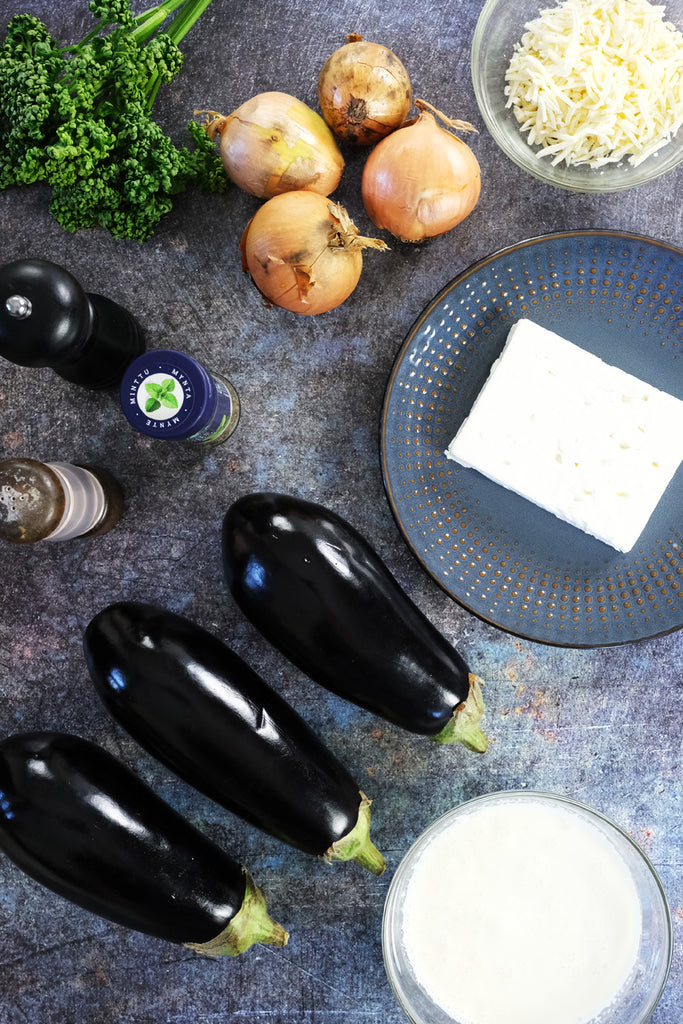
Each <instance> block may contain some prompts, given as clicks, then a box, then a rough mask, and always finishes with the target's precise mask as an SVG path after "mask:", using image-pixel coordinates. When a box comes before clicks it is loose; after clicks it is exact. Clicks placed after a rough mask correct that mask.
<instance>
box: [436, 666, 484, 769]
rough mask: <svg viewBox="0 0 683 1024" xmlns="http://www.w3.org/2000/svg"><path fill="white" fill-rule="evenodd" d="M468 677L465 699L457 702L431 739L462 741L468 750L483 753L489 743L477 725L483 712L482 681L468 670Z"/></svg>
mask: <svg viewBox="0 0 683 1024" xmlns="http://www.w3.org/2000/svg"><path fill="white" fill-rule="evenodd" d="M469 679H470V692H469V693H468V695H467V700H464V701H463V702H462V704H458V706H457V708H456V709H455V711H454V712H453V717H452V718H451V720H450V722H449V723H448V725H445V726H444V727H443V729H442V730H441V732H437V734H436V736H434V737H433V739H435V740H436V742H437V743H462V745H463V746H464V747H466V748H467V749H468V750H473V751H474V752H475V753H477V754H483V753H484V751H485V750H486V749H487V747H488V745H489V741H488V738H487V737H486V736H485V735H484V732H483V731H482V728H481V726H480V725H479V720H480V718H481V716H482V715H483V714H484V698H483V696H482V693H481V688H482V686H483V685H484V681H483V679H480V678H479V676H475V675H474V673H473V672H470V674H469Z"/></svg>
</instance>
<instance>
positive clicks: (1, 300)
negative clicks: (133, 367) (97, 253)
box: [0, 259, 145, 390]
mask: <svg viewBox="0 0 683 1024" xmlns="http://www.w3.org/2000/svg"><path fill="white" fill-rule="evenodd" d="M144 350H145V344H144V340H143V337H142V330H141V328H140V326H139V324H138V322H137V321H136V320H135V318H134V317H133V316H132V315H131V314H130V313H129V312H128V311H127V310H126V309H124V308H123V307H122V306H119V305H118V303H116V302H113V301H112V300H111V299H107V298H105V297H104V296H103V295H94V294H91V293H86V292H85V291H84V290H83V288H82V287H81V285H80V284H79V283H78V281H77V280H76V278H75V277H74V276H73V275H72V274H70V273H69V271H68V270H65V269H64V267H60V266H59V265H58V264H56V263H50V262H49V261H48V260H40V259H26V260H15V261H14V262H13V263H7V264H6V265H5V266H3V267H0V356H3V357H4V358H5V359H8V360H9V361H10V362H12V363H18V364H19V366H50V367H51V368H52V369H53V370H54V371H55V372H56V373H58V374H59V375H60V377H64V379H65V380H68V381H70V382H71V383H72V384H80V385H81V386H82V387H86V388H92V389H95V390H99V389H104V388H114V387H118V385H119V384H120V382H121V378H122V376H123V372H124V370H125V369H126V367H127V366H128V364H129V363H131V362H132V361H133V359H136V358H137V356H139V355H140V354H141V353H142V352H144Z"/></svg>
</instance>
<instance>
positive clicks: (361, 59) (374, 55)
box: [318, 35, 413, 146]
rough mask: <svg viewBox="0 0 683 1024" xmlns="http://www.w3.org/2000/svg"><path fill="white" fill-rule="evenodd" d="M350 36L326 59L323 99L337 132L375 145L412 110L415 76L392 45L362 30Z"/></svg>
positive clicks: (359, 142)
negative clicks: (372, 38) (368, 39)
mask: <svg viewBox="0 0 683 1024" xmlns="http://www.w3.org/2000/svg"><path fill="white" fill-rule="evenodd" d="M348 38H349V42H348V43H346V44H345V45H344V46H341V47H340V48H339V49H338V50H335V51H334V53H333V54H332V55H331V56H330V57H328V58H327V60H326V61H325V63H324V64H323V67H322V70H321V72H320V77H319V78H318V102H319V103H320V109H321V110H322V112H323V117H324V118H325V120H326V121H327V123H328V124H329V126H330V128H331V129H332V131H333V132H334V133H335V135H338V136H339V137H340V138H342V139H344V140H345V141H346V142H353V143H356V144H357V145H361V146H369V145H374V143H376V142H379V140H380V139H383V138H384V137H385V135H388V134H389V132H393V131H394V130H395V129H396V128H399V127H400V126H401V125H402V124H403V122H404V121H405V119H406V117H407V116H408V114H409V112H410V107H411V105H412V95H413V94H412V89H411V85H410V78H409V77H408V72H407V71H406V69H405V68H404V66H403V64H402V63H401V61H400V60H399V59H398V57H397V56H396V54H395V53H393V52H392V51H391V50H388V49H387V47H386V46H381V45H380V44H379V43H370V42H365V41H364V40H363V37H362V36H357V35H352V36H349V37H348Z"/></svg>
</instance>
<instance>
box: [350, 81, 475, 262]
mask: <svg viewBox="0 0 683 1024" xmlns="http://www.w3.org/2000/svg"><path fill="white" fill-rule="evenodd" d="M415 106H416V107H417V108H418V110H419V111H420V115H419V116H418V117H417V118H416V119H415V120H414V121H412V122H411V123H410V124H409V125H406V126H405V127H404V128H399V129H398V131H395V132H392V133H391V135H387V137H386V138H385V139H382V141H381V142H378V144H377V145H376V146H375V148H374V149H373V151H372V152H371V153H370V156H369V157H368V159H367V161H366V164H365V167H364V169H363V179H362V182H361V191H362V194H363V202H364V204H365V209H366V211H367V214H368V217H369V218H370V220H371V221H372V223H373V224H374V225H375V226H376V227H378V228H383V229H385V230H386V231H390V232H391V233H392V235H396V237H397V238H400V239H401V240H402V241H404V242H421V241H422V240H423V239H425V238H434V237H435V236H437V235H442V234H444V233H445V232H446V231H450V230H451V228H454V227H455V225H456V224H459V223H460V222H461V221H462V220H464V219H465V217H467V215H468V214H470V213H471V212H472V210H473V209H474V207H475V206H476V205H477V201H478V199H479V193H480V190H481V175H480V170H479V163H478V161H477V158H476V157H475V155H474V153H473V152H472V150H471V149H470V147H469V146H468V145H466V144H465V143H464V142H462V141H461V139H459V138H458V137H457V136H455V135H453V134H452V133H451V132H450V131H448V128H456V129H459V130H460V131H474V130H475V129H474V128H473V127H472V125H471V124H469V123H468V122H467V121H454V120H452V119H451V118H448V117H446V116H445V114H442V113H441V111H439V110H435V108H434V107H432V106H431V105H430V104H428V103H425V101H424V100H416V101H415ZM432 112H433V113H432ZM434 114H436V115H437V116H438V117H439V118H440V119H441V120H442V121H443V122H444V124H446V125H447V126H448V128H444V127H442V126H441V125H440V124H438V123H437V120H436V118H435V117H434Z"/></svg>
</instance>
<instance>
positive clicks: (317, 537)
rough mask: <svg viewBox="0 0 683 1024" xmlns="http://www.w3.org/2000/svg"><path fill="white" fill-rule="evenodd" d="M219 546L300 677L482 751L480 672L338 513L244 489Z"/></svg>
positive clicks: (261, 625) (244, 600)
mask: <svg viewBox="0 0 683 1024" xmlns="http://www.w3.org/2000/svg"><path fill="white" fill-rule="evenodd" d="M222 547H223V566H224V571H225V578H226V581H227V584H228V587H229V589H230V592H231V593H232V596H233V598H234V599H235V601H236V603H237V604H238V605H239V607H240V608H241V610H242V611H243V612H244V614H245V615H246V616H247V618H248V619H249V620H250V621H251V622H252V623H253V625H255V626H256V628H257V629H258V630H259V631H260V632H261V633H262V634H263V636H264V637H265V638H266V639H267V640H268V641H269V642H270V643H272V644H273V645H274V646H275V647H277V648H278V649H279V650H280V651H281V652H282V653H283V654H285V655H286V657H287V658H289V659H290V661H292V662H293V663H294V664H295V665H296V666H297V667H298V668H300V669H301V670H302V671H303V672H305V673H306V674H307V675H308V676H310V677H311V679H313V680H315V681H316V682H318V683H320V684H321V685H322V686H324V687H326V688H327V689H328V690H331V691H332V692H333V693H336V694H338V695H339V696H340V697H343V698H345V699H346V700H349V701H352V702H353V703H355V704H358V705H360V707H363V708H366V709H367V710H369V711H372V712H374V713H375V714H377V715H380V716H382V717H383V718H385V719H387V720H388V721H390V722H393V723H394V724H396V725H399V726H401V727H402V728H404V729H407V730H410V731H411V732H415V733H421V734H424V735H428V736H431V737H433V738H434V739H435V740H437V741H438V742H440V743H452V742H455V741H459V742H461V743H463V744H464V745H465V746H466V747H468V748H469V749H471V750H475V751H478V752H483V751H484V750H486V748H487V745H488V740H487V739H486V736H485V735H484V733H483V732H482V729H481V726H480V724H479V721H480V718H481V716H482V713H483V700H482V696H481V680H480V679H479V677H478V676H476V675H474V674H473V673H472V672H470V670H469V668H468V666H467V664H466V663H465V661H464V659H463V658H462V657H461V656H460V654H459V653H458V652H457V651H456V650H455V648H454V647H453V646H452V645H451V644H450V643H448V641H447V640H446V638H445V637H444V636H443V635H442V634H441V633H440V632H439V631H438V630H437V629H436V628H435V627H434V626H433V625H432V623H431V622H430V621H429V620H428V619H427V618H426V616H425V615H424V614H423V613H422V611H420V609H419V608H418V607H417V606H416V605H415V604H414V603H413V602H412V601H411V600H410V598H409V597H408V596H407V594H406V593H405V592H404V591H403V589H402V588H401V587H400V586H399V584H398V583H397V581H396V580H395V578H394V577H393V576H392V574H391V573H390V572H389V570H388V568H387V567H386V565H385V564H384V562H383V561H382V560H381V558H380V557H379V555H378V554H377V552H376V551H375V550H374V549H373V548H372V547H371V545H370V544H369V543H368V542H367V541H366V540H365V538H364V537H362V536H361V534H360V533H359V532H358V531H357V530H356V529H355V528H354V527H352V526H351V525H350V524H349V523H348V522H346V520H344V519H342V518H341V516H339V515H337V514H336V513H334V512H332V511H330V510H329V509H327V508H325V507H323V506H322V505H318V504H315V503H313V502H310V501H306V500H305V499H302V498H297V497H292V496H288V495H285V494H275V493H255V494H247V495H245V496H244V497H242V498H239V499H238V500H237V501H235V502H234V504H233V505H232V506H231V507H230V508H229V509H228V511H227V513H226V514H225V517H224V519H223V526H222Z"/></svg>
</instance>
